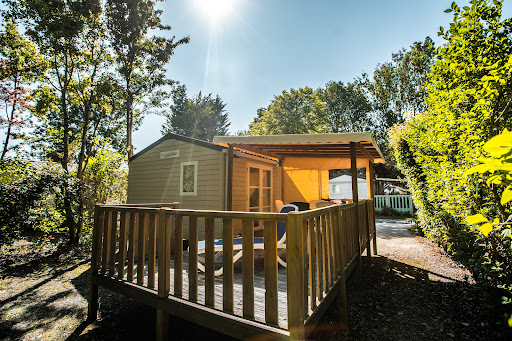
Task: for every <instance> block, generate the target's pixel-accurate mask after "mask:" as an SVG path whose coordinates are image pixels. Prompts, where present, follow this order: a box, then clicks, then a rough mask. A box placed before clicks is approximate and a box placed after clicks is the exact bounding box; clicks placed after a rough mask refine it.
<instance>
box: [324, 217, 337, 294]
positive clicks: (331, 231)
mask: <svg viewBox="0 0 512 341" xmlns="http://www.w3.org/2000/svg"><path fill="white" fill-rule="evenodd" d="M333 213H334V211H330V212H328V213H327V220H328V225H329V244H330V245H331V280H332V282H331V285H332V284H334V282H335V281H336V278H337V275H338V274H337V271H338V270H337V267H338V264H337V258H336V254H337V251H336V245H335V244H334V234H335V232H334V230H335V221H334V214H333Z"/></svg>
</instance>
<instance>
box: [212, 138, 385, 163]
mask: <svg viewBox="0 0 512 341" xmlns="http://www.w3.org/2000/svg"><path fill="white" fill-rule="evenodd" d="M351 142H354V143H356V147H357V148H356V155H357V157H358V158H365V159H369V160H371V161H372V162H379V163H384V162H385V161H384V156H383V155H382V152H381V151H380V149H379V146H378V145H377V143H376V142H375V139H374V138H373V136H372V134H371V133H368V132H361V133H333V134H288V135H260V136H215V138H214V139H213V143H215V144H219V145H231V146H233V147H236V148H240V149H245V150H248V151H252V152H255V153H258V154H261V155H267V156H270V157H273V158H276V159H283V158H284V157H290V156H296V157H333V158H350V143H351Z"/></svg>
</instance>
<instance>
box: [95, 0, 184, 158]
mask: <svg viewBox="0 0 512 341" xmlns="http://www.w3.org/2000/svg"><path fill="white" fill-rule="evenodd" d="M105 7H106V19H107V23H106V26H107V30H108V36H109V40H110V46H111V47H112V49H113V51H114V54H115V58H116V61H117V69H118V72H119V74H120V75H121V77H122V80H123V82H122V83H123V84H122V85H121V87H122V90H123V95H124V96H123V98H124V100H123V104H124V108H123V109H124V110H123V112H124V117H125V119H126V128H127V136H126V144H127V145H126V149H127V152H128V157H131V156H132V155H133V146H132V130H133V128H134V124H136V123H137V121H138V120H141V119H142V116H143V114H144V113H145V112H146V111H147V110H149V109H150V108H155V107H157V108H158V107H160V106H161V105H162V101H163V99H164V98H165V95H166V94H165V93H163V92H162V91H158V90H159V89H160V87H162V86H164V85H170V84H172V81H170V80H169V79H167V78H166V76H165V72H166V69H165V65H166V64H167V63H168V62H169V60H170V58H171V56H172V55H173V54H174V49H175V48H176V47H178V46H179V45H182V44H187V43H188V42H189V40H190V39H189V38H188V37H186V38H182V39H180V40H178V41H175V37H172V38H166V37H161V36H152V35H150V33H151V32H154V31H157V30H161V31H170V30H171V27H170V26H165V25H162V23H161V18H160V16H161V15H162V11H161V10H157V9H156V8H155V1H152V0H132V1H126V0H107V1H106V5H105ZM136 104H142V105H143V107H142V108H138V109H137V108H136V107H135V106H136Z"/></svg>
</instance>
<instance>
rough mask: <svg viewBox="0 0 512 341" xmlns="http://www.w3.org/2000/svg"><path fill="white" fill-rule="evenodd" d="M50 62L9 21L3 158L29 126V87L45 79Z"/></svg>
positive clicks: (0, 49)
mask: <svg viewBox="0 0 512 341" xmlns="http://www.w3.org/2000/svg"><path fill="white" fill-rule="evenodd" d="M45 69H46V61H45V60H44V59H43V58H42V57H41V56H40V55H39V53H38V51H37V49H36V46H35V45H34V44H33V43H32V42H30V41H29V40H28V39H27V38H26V37H25V36H23V35H22V34H20V33H19V32H18V27H17V25H16V24H15V23H14V22H13V21H12V20H11V19H7V20H5V27H4V30H3V31H2V32H1V33H0V82H1V84H0V101H1V103H2V107H3V108H2V109H4V110H5V118H4V117H0V126H5V127H6V128H7V129H6V132H5V141H4V145H3V148H2V154H1V156H0V159H4V157H5V155H6V154H7V152H8V151H9V150H10V149H12V147H10V146H9V143H10V142H11V140H12V139H13V138H15V137H16V132H17V131H18V130H19V129H20V128H23V127H26V126H27V125H28V117H27V116H26V115H25V113H26V112H27V110H28V109H30V108H31V98H30V94H29V88H28V87H29V86H30V85H31V83H33V82H35V81H36V80H38V79H39V78H41V77H42V76H43V74H44V72H45Z"/></svg>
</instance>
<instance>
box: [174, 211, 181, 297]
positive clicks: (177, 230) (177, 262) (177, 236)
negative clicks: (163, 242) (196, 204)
mask: <svg viewBox="0 0 512 341" xmlns="http://www.w3.org/2000/svg"><path fill="white" fill-rule="evenodd" d="M174 221H175V224H174V296H176V297H181V296H183V216H182V215H177V216H176V219H175V220H174Z"/></svg>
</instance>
